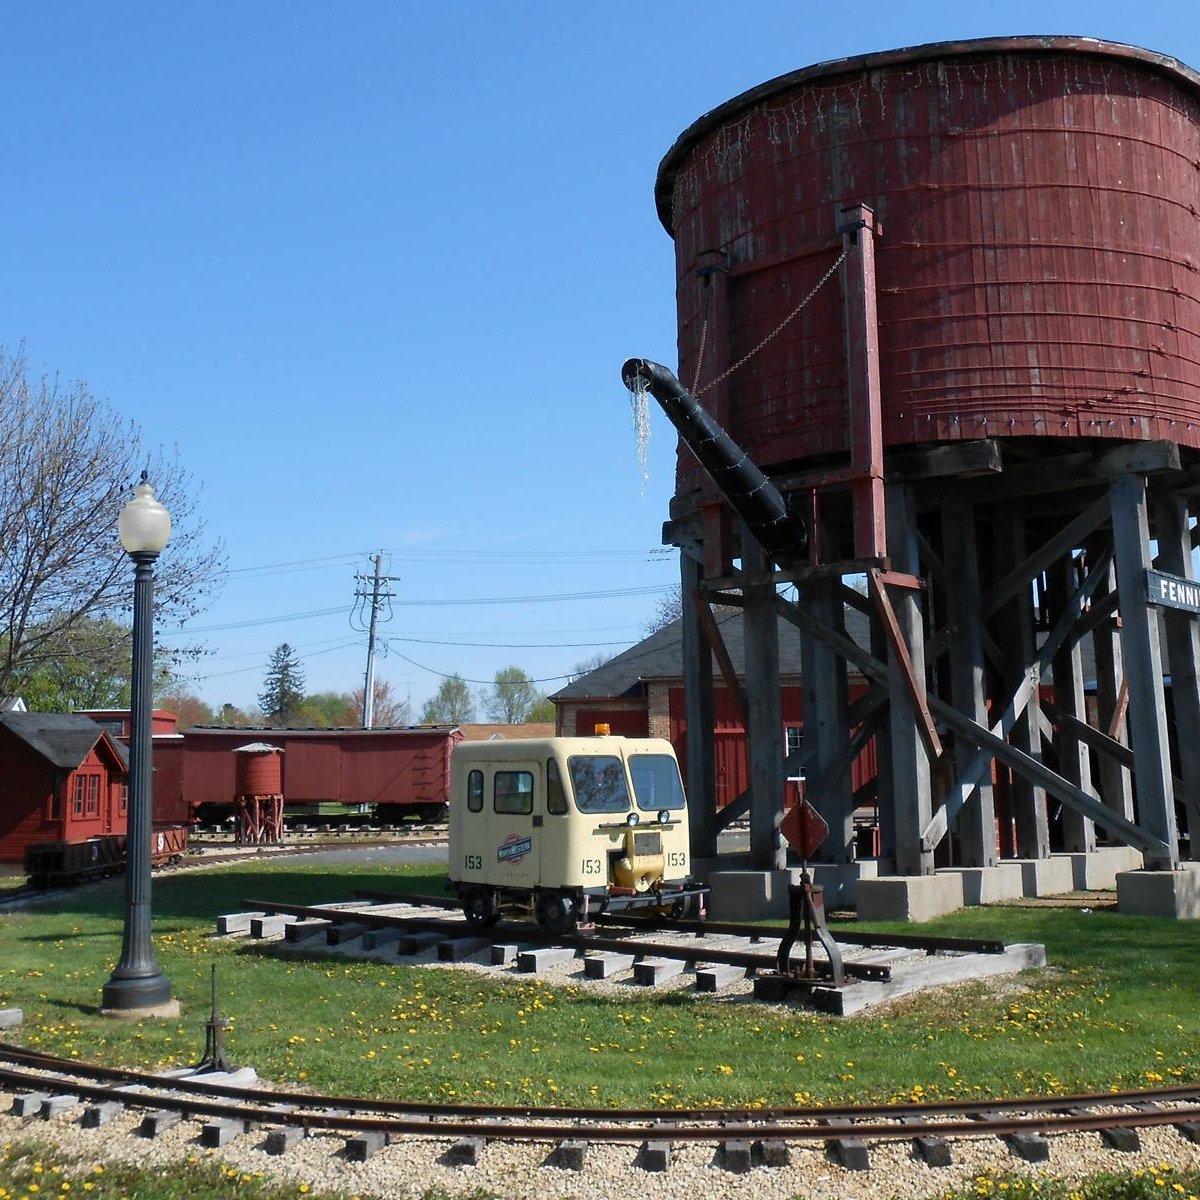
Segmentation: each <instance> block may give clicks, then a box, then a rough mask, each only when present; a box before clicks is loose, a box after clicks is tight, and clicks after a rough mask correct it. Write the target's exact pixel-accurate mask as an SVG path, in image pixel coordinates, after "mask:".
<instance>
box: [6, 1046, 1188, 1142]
mask: <svg viewBox="0 0 1200 1200" xmlns="http://www.w3.org/2000/svg"><path fill="white" fill-rule="evenodd" d="M0 1058H2V1059H7V1060H9V1061H10V1062H13V1063H17V1064H21V1065H23V1066H24V1067H25V1068H26V1071H24V1072H22V1071H19V1070H15V1069H13V1068H12V1067H3V1066H0V1079H2V1080H7V1081H19V1082H21V1083H25V1084H30V1085H32V1086H34V1087H44V1086H45V1085H47V1084H51V1083H53V1084H55V1085H57V1086H62V1087H64V1088H65V1089H66V1090H67V1091H69V1092H71V1093H77V1092H78V1093H82V1092H84V1091H85V1090H87V1091H88V1092H89V1093H95V1094H96V1095H97V1096H98V1097H100V1098H104V1099H111V1098H114V1095H115V1094H119V1096H120V1097H121V1098H122V1099H128V1101H129V1102H130V1103H131V1104H132V1103H137V1104H138V1106H139V1107H146V1106H147V1105H148V1104H149V1103H151V1102H154V1103H157V1102H158V1101H157V1098H156V1097H157V1096H158V1095H159V1094H168V1093H169V1094H178V1093H180V1092H183V1093H191V1094H196V1095H200V1096H211V1097H213V1098H214V1100H215V1099H227V1100H239V1101H254V1102H255V1104H254V1107H256V1108H260V1109H262V1110H263V1111H264V1112H267V1113H268V1115H269V1117H270V1118H271V1119H274V1120H275V1121H276V1122H277V1123H279V1122H280V1119H281V1115H282V1116H288V1117H289V1118H290V1122H291V1123H301V1122H302V1121H304V1120H308V1119H310V1118H309V1116H308V1115H305V1114H304V1113H303V1112H302V1111H301V1110H309V1109H312V1110H322V1111H320V1112H314V1113H313V1114H311V1119H312V1120H316V1119H318V1118H320V1119H322V1120H324V1119H325V1118H326V1117H330V1118H332V1117H334V1116H337V1114H336V1113H333V1112H331V1111H329V1110H334V1109H337V1110H344V1111H345V1112H347V1113H354V1112H358V1113H363V1112H368V1113H373V1114H385V1115H386V1114H393V1115H394V1114H398V1113H403V1114H410V1113H411V1114H420V1115H423V1116H445V1117H456V1118H459V1119H466V1118H474V1119H476V1120H484V1119H485V1118H487V1119H488V1120H485V1121H484V1123H485V1124H487V1127H488V1128H489V1129H491V1130H493V1131H494V1130H495V1128H496V1125H495V1122H496V1121H497V1120H504V1121H514V1120H517V1119H520V1118H524V1119H530V1118H537V1119H538V1120H539V1122H541V1123H546V1122H551V1123H552V1122H555V1121H558V1122H563V1123H570V1122H580V1121H583V1122H589V1123H591V1124H596V1123H600V1122H605V1121H608V1122H613V1121H619V1122H624V1123H627V1124H638V1123H645V1124H648V1125H652V1126H653V1128H654V1129H655V1130H658V1129H661V1128H664V1125H663V1120H664V1118H665V1117H670V1119H671V1121H672V1122H688V1123H689V1125H690V1126H692V1127H695V1126H704V1125H711V1126H714V1127H717V1128H718V1130H719V1131H720V1132H721V1133H722V1134H723V1135H725V1136H729V1135H728V1130H729V1129H730V1128H731V1127H732V1124H731V1123H734V1122H739V1123H741V1124H744V1125H750V1126H753V1127H754V1128H755V1129H757V1128H759V1127H760V1126H762V1125H772V1126H773V1125H780V1126H783V1125H784V1124H786V1123H788V1122H792V1123H801V1124H799V1125H797V1126H796V1127H798V1128H802V1127H803V1124H804V1123H810V1122H817V1123H821V1124H822V1128H823V1129H824V1130H825V1134H826V1136H829V1135H830V1126H829V1125H828V1124H827V1122H828V1121H830V1120H846V1121H851V1122H855V1123H853V1124H850V1125H846V1126H839V1127H838V1128H841V1129H844V1130H847V1131H850V1132H852V1133H853V1134H854V1136H865V1135H864V1134H862V1132H861V1131H864V1130H868V1129H874V1128H875V1126H873V1125H870V1124H869V1123H867V1124H864V1123H863V1122H864V1121H866V1120H867V1119H868V1118H871V1119H875V1120H876V1121H881V1122H887V1123H888V1124H887V1125H886V1126H884V1127H888V1128H890V1127H891V1124H890V1123H892V1122H900V1121H911V1120H912V1118H914V1117H916V1118H919V1119H920V1120H922V1121H924V1122H925V1123H926V1124H928V1125H929V1129H930V1131H931V1132H933V1133H939V1132H943V1133H944V1132H946V1131H947V1128H948V1124H947V1122H949V1123H950V1124H954V1121H953V1119H954V1118H969V1119H968V1120H966V1121H965V1122H964V1121H959V1122H958V1125H959V1126H961V1129H962V1130H963V1131H967V1132H985V1131H989V1130H991V1128H992V1125H993V1124H995V1123H997V1122H998V1123H1000V1124H1003V1123H1004V1121H1006V1120H1007V1121H1010V1122H1015V1124H1016V1127H1017V1128H1019V1129H1027V1128H1030V1127H1031V1126H1030V1125H1029V1122H1028V1121H1027V1120H1024V1119H1023V1118H1018V1117H1017V1116H1016V1115H1014V1114H1022V1113H1051V1114H1052V1113H1056V1112H1063V1111H1064V1110H1075V1109H1081V1108H1105V1109H1113V1108H1131V1109H1135V1110H1136V1111H1133V1112H1130V1113H1113V1112H1105V1113H1099V1114H1083V1115H1082V1116H1081V1115H1079V1114H1073V1115H1070V1116H1067V1117H1061V1118H1056V1120H1058V1121H1060V1122H1063V1126H1062V1127H1063V1128H1070V1127H1071V1124H1070V1123H1071V1122H1072V1121H1075V1120H1093V1119H1094V1120H1095V1121H1098V1122H1099V1123H1100V1124H1099V1125H1098V1126H1095V1127H1105V1128H1107V1127H1108V1126H1110V1125H1113V1124H1128V1125H1138V1124H1172V1123H1179V1122H1184V1121H1189V1120H1194V1119H1196V1118H1200V1107H1189V1108H1173V1109H1159V1110H1157V1111H1156V1110H1155V1108H1154V1107H1153V1106H1155V1105H1163V1104H1183V1103H1184V1102H1186V1101H1194V1102H1200V1083H1191V1084H1174V1085H1171V1086H1169V1087H1162V1088H1150V1089H1141V1090H1138V1091H1129V1092H1100V1093H1079V1094H1072V1095H1064V1096H1021V1097H1013V1098H1009V1099H992V1100H947V1101H934V1102H925V1101H922V1102H916V1101H911V1102H901V1103H886V1104H829V1105H807V1106H785V1107H775V1108H747V1107H744V1106H743V1107H730V1108H684V1109H663V1108H628V1109H612V1108H585V1107H577V1106H555V1107H542V1106H536V1105H514V1106H505V1105H491V1104H450V1103H445V1102H439V1101H403V1100H399V1101H398V1100H376V1099H371V1098H368V1097H358V1096H323V1095H313V1094H311V1093H300V1092H282V1091H273V1090H270V1089H264V1088H244V1087H235V1086H231V1085H228V1084H222V1083H215V1082H213V1083H209V1082H206V1081H205V1080H204V1076H203V1075H199V1076H188V1077H184V1078H175V1079H164V1077H163V1076H162V1075H155V1074H153V1073H148V1072H144V1071H136V1070H132V1069H129V1068H124V1067H105V1066H101V1065H99V1064H91V1063H80V1062H78V1061H76V1060H75V1059H68V1058H61V1057H58V1056H55V1055H49V1054H45V1053H42V1052H40V1051H31V1050H27V1049H25V1048H24V1047H21V1046H15V1045H8V1044H3V1043H0ZM33 1071H44V1072H48V1073H49V1074H47V1075H37V1074H32V1073H30V1072H33ZM81 1079H92V1080H104V1081H107V1082H105V1083H103V1084H98V1085H86V1084H83V1083H81V1082H79V1081H80V1080H81ZM118 1084H119V1085H121V1086H122V1087H130V1086H136V1087H142V1088H145V1089H147V1091H146V1092H143V1093H134V1092H126V1091H124V1090H122V1091H120V1092H119V1093H114V1085H118ZM189 1103H190V1101H189ZM196 1103H198V1104H204V1103H205V1102H204V1101H196ZM264 1105H266V1106H269V1107H267V1108H263V1106H264ZM162 1106H163V1107H172V1104H169V1103H164V1104H163V1105H162ZM281 1106H286V1107H289V1108H292V1109H295V1110H297V1111H296V1112H295V1114H281ZM1160 1116H1161V1117H1162V1119H1161V1120H1160V1119H1158V1118H1159V1117H1160ZM981 1117H984V1118H990V1121H989V1120H980V1118H981ZM939 1118H940V1120H939ZM353 1119H355V1120H357V1119H359V1118H358V1117H355V1118H353ZM384 1119H399V1118H394V1117H390V1118H389V1117H387V1116H385V1117H384ZM489 1120H490V1123H488V1121H489ZM672 1127H673V1126H672ZM685 1127H687V1126H685ZM788 1127H789V1128H791V1127H792V1126H788ZM1092 1127H1093V1126H1088V1127H1087V1128H1092ZM903 1128H904V1130H905V1131H908V1132H910V1133H911V1131H913V1130H918V1132H919V1130H920V1127H919V1126H918V1125H917V1124H905V1125H904V1126H903ZM870 1136H876V1135H875V1134H874V1133H872V1134H870ZM897 1136H904V1134H903V1133H898V1134H897Z"/></svg>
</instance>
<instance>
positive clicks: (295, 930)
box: [283, 917, 333, 946]
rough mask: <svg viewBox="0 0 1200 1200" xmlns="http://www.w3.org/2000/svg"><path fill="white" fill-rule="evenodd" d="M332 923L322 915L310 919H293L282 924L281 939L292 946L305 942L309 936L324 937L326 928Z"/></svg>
mask: <svg viewBox="0 0 1200 1200" xmlns="http://www.w3.org/2000/svg"><path fill="white" fill-rule="evenodd" d="M332 925H333V922H332V921H326V920H325V919H324V918H323V917H316V918H314V919H313V920H311V921H309V920H304V921H293V922H292V923H291V924H290V925H285V926H284V929H283V940H284V941H285V942H288V943H289V944H290V945H293V946H295V945H299V944H300V943H301V942H307V941H308V940H309V938H315V937H324V936H325V932H326V930H328V929H329V928H330V926H332Z"/></svg>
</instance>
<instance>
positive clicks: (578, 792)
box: [567, 754, 630, 813]
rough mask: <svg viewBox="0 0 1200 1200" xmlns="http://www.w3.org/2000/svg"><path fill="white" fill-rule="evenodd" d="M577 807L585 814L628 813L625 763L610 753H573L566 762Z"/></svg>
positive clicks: (627, 785) (627, 786)
mask: <svg viewBox="0 0 1200 1200" xmlns="http://www.w3.org/2000/svg"><path fill="white" fill-rule="evenodd" d="M567 769H568V770H569V771H570V772H571V787H572V788H573V789H574V792H575V804H576V806H577V807H578V809H579V811H580V812H582V813H623V812H628V811H629V807H630V805H629V784H628V783H627V782H626V779H625V764H624V763H622V762H621V760H620V759H619V758H616V757H615V756H613V755H611V754H573V755H571V757H570V758H568V759H567Z"/></svg>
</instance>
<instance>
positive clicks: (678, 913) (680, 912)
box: [671, 896, 696, 921]
mask: <svg viewBox="0 0 1200 1200" xmlns="http://www.w3.org/2000/svg"><path fill="white" fill-rule="evenodd" d="M695 915H696V897H695V896H684V897H683V898H682V899H681V900H676V901H675V902H674V903H673V904H672V905H671V916H672V918H673V919H674V920H676V921H686V920H689V919H690V918H691V917H694V916H695Z"/></svg>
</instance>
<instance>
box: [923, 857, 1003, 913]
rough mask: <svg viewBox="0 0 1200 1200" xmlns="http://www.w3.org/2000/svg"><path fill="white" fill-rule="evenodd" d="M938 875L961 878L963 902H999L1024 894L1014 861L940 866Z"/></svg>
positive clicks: (971, 903)
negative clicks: (993, 864)
mask: <svg viewBox="0 0 1200 1200" xmlns="http://www.w3.org/2000/svg"><path fill="white" fill-rule="evenodd" d="M937 873H938V874H939V875H943V874H944V875H958V876H960V877H961V878H962V891H963V903H964V904H967V905H971V906H972V907H974V906H977V905H980V904H1000V903H1002V902H1003V901H1005V900H1016V899H1018V898H1019V897H1020V896H1022V895H1024V891H1023V890H1022V888H1023V884H1022V879H1021V868H1020V867H1018V866H1017V864H1016V863H1011V862H1003V863H997V864H996V865H995V866H994V867H941V868H939V870H938V872H937Z"/></svg>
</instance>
